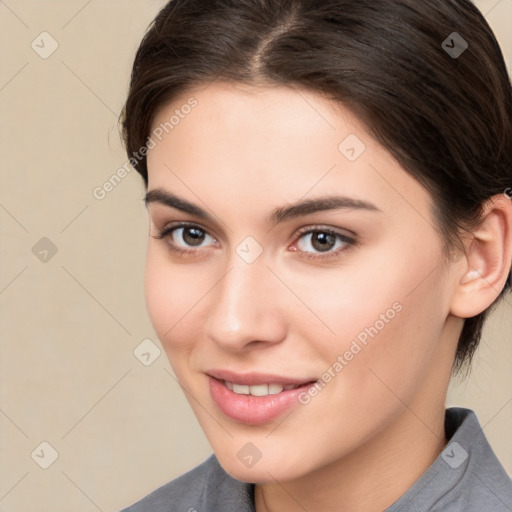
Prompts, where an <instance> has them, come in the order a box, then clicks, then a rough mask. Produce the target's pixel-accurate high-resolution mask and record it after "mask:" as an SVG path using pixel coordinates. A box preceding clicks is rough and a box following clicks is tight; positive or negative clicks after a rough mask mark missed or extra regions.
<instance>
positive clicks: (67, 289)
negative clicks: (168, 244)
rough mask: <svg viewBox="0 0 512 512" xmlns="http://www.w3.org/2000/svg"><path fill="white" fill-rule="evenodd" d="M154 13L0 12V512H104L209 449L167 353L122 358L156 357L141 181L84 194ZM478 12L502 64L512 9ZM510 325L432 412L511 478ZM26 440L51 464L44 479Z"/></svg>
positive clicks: (41, 8)
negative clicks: (444, 410)
mask: <svg viewBox="0 0 512 512" xmlns="http://www.w3.org/2000/svg"><path fill="white" fill-rule="evenodd" d="M205 1H206V0H205ZM163 4H164V2H163V1H161V0H160V1H156V0H131V1H130V2H126V1H125V0H101V1H100V0H89V1H86V0H80V1H78V0H74V1H70V0H66V1H64V0H61V1H57V0H51V1H50V0H48V1H39V0H33V1H29V0H18V1H16V0H6V1H1V0H0V26H1V29H0V52H1V53H0V58H1V66H0V112H1V115H0V123H1V124H0V130H1V131H0V137H1V144H2V153H1V176H2V186H1V188H0V222H1V254H0V257H1V260H0V261H1V267H0V307H1V315H2V317H1V324H0V325H1V332H0V336H1V337H0V339H1V353H0V365H1V366H0V370H1V388H0V389H1V412H0V442H1V445H0V449H1V457H0V461H1V462H0V474H1V478H0V510H1V511H4V512H69V511H70V510H73V511H74V512H89V511H90V512H93V511H97V510H100V511H103V512H107V511H117V510H119V509H120V508H122V507H124V506H127V505H128V504H131V503H132V502H134V501H135V500H136V499H139V498H140V497H142V496H143V495H145V494H147V493H148V492H149V491H151V490H153V489H155V488H156V487H157V486H159V485H161V484H163V483H165V482H167V481H169V480H170V479H172V478H174V477H175V476H177V475H179V474H182V473H183V472H185V471H186V470H188V469H190V468H192V467H193V466H195V465H196V464H198V463H199V462H201V461H202V460H203V459H204V458H205V457H206V456H207V455H208V454H209V453H211V450H210V447H209V445H208V443H207V441H206V439H205V437H204V435H203V433H202V431H201V430H200V428H199V426H198V425H197V423H196V420H195V418H194V417H193V415H192V413H191V411H190V409H189V406H188V404H187V403H186V401H185V398H184V397H183V395H182V392H181V390H180V389H179V387H178V385H177V383H176V381H175V379H174V377H173V374H172V372H171V370H170V366H169V364H168V362H167V359H166V358H165V355H164V354H163V353H162V354H161V355H160V357H158V358H157V359H156V360H154V362H153V363H152V364H151V365H149V366H145V365H144V364H142V363H141V362H140V361H139V359H137V358H136V357H135V355H134V349H135V348H136V347H137V346H138V345H139V344H140V343H141V342H142V340H144V339H146V338H149V339H151V340H153V342H154V343H155V345H156V346H160V345H159V342H158V341H157V338H156V336H155V334H154V331H153V329H152V327H151V324H150V322H149V319H148V316H147V312H146V309H145V303H144V291H143V272H144V258H145V244H146V237H147V216H146V212H145V209H144V207H143V203H142V197H143V192H144V189H143V184H142V180H141V179H140V178H139V177H138V175H136V174H135V172H131V173H130V174H128V176H126V178H125V179H124V180H123V181H122V182H121V183H120V184H119V185H118V186H117V187H116V188H115V189H114V190H112V191H111V192H110V193H109V194H107V196H106V197H105V198H104V199H103V200H98V199H95V197H94V196H93V189H94V188H95V187H97V186H101V185H102V184H103V183H104V182H105V181H106V180H107V179H108V178H109V177H110V176H111V175H112V174H113V173H114V172H115V171H116V170H117V169H118V168H119V167H121V166H122V165H123V164H124V163H125V161H126V157H125V155H124V151H123V149H122V146H121V144H120V138H119V135H118V131H117V117H118V114H119V112H120V109H121V106H122V104H123V102H124V99H125V96H126V92H127V84H128V78H129V72H130V68H131V64H132V59H133V56H134V52H135V50H136V48H137V46H138V44H139V42H140V39H141V37H142V35H143V33H144V31H145V29H146V26H147V24H148V23H149V22H150V21H151V19H152V18H153V16H154V15H155V14H156V12H157V11H158V9H159V8H160V7H161V6H162V5H163ZM477 4H478V6H479V7H480V8H481V10H482V11H483V12H484V13H487V19H488V21H489V23H490V24H491V26H492V27H493V28H494V30H495V32H496V34H497V37H498V39H499V41H500V44H501V45H502V48H503V50H504V52H505V54H506V57H507V63H508V64H509V65H510V62H511V56H512V32H511V31H510V29H509V27H510V23H511V22H512V19H511V18H512V0H501V1H496V0H489V1H479V2H477ZM456 28H457V27H454V29H455V30H456ZM43 31H46V32H48V33H49V34H50V35H51V36H52V37H53V38H54V39H55V40H56V42H57V44H58V48H57V49H56V51H55V52H54V53H53V54H52V55H50V56H49V57H48V58H46V59H43V58H41V57H40V55H39V54H38V53H36V51H34V49H32V47H31V43H32V41H34V40H35V43H34V44H39V47H37V46H36V48H37V49H38V51H39V52H44V51H48V50H49V49H51V41H50V39H48V36H41V37H38V36H39V34H41V32H43ZM468 36H469V37H468V39H469V41H470V44H471V39H470V36H471V34H469V35H468ZM41 38H46V39H44V48H43V47H42V46H43V43H41ZM509 69H510V68H509ZM43 237H47V238H49V239H50V240H51V242H52V243H53V244H54V246H55V247H56V249H57V253H56V254H55V255H53V256H52V253H51V252H49V253H48V254H47V256H46V258H47V260H48V261H46V262H43V261H40V259H39V258H38V257H36V255H35V254H34V253H33V252H32V251H33V249H32V248H33V247H34V246H35V245H36V244H37V243H38V242H39V240H40V239H41V238H43ZM39 243H40V244H43V245H41V246H36V248H39V251H43V250H45V249H46V250H48V246H45V245H44V244H45V242H39ZM35 252H37V251H35ZM39 257H44V253H40V254H39ZM511 312H512V299H511V298H510V296H509V297H508V303H506V304H504V305H503V307H502V308H501V309H500V310H499V311H498V312H497V314H496V315H494V317H493V318H492V322H491V323H490V324H489V325H488V326H487V328H486V331H485V334H484V342H483V345H482V347H481V350H480V351H479V353H478V356H477V358H476V364H475V370H474V372H473V375H472V377H471V379H470V380H468V381H467V382H465V383H459V384H457V383H454V385H453V386H452V389H451V391H450V395H449V403H448V405H462V406H466V407H470V408H473V409H475V410H476V411H477V414H478V416H479V419H480V422H481V424H482V426H484V431H485V433H486V435H487V436H488V438H489V440H490V442H491V444H492V446H493V447H494V449H495V451H496V453H497V455H498V457H499V458H500V460H501V462H502V463H503V464H504V466H505V467H506V469H507V471H508V472H509V473H510V474H512V439H511V436H510V432H511V427H512V372H511V371H510V370H511V368H512V341H511V335H510V333H511V331H512V329H511V327H512V315H511ZM152 350H156V349H152ZM42 442H47V443H49V444H50V445H51V447H53V449H54V450H56V452H57V453H58V457H57V459H56V460H55V461H54V462H53V463H52V464H51V465H50V466H49V467H48V468H47V469H43V468H42V467H40V464H44V463H49V462H51V449H50V448H49V447H48V446H45V445H43V446H42V447H41V446H40V444H41V443H42Z"/></svg>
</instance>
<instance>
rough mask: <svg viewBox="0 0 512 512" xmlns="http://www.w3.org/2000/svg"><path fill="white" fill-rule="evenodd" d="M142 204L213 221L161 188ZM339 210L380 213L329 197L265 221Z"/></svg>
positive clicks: (278, 210) (306, 202)
mask: <svg viewBox="0 0 512 512" xmlns="http://www.w3.org/2000/svg"><path fill="white" fill-rule="evenodd" d="M144 203H145V204H146V207H148V206H149V204H151V203H158V204H161V205H164V206H167V207H169V208H175V209H177V210H181V211H182V212H185V213H188V214H190V215H194V216H196V217H199V218H200V219H204V220H207V221H213V217H212V216H211V215H210V214H209V213H207V212H206V211H205V210H203V209H201V208H199V206H196V205H194V204H192V203H189V202H188V201H186V200H185V199H182V198H179V197H178V196H175V195H174V194H171V193H170V192H167V191H166V190H163V189H161V188H156V189H153V190H150V191H149V192H147V194H146V196H145V198H144ZM340 209H346V210H366V211H372V212H380V213H382V210H380V209H379V208H378V207H377V206H376V205H374V204H373V203H370V202H368V201H364V200H362V199H354V198H351V197H346V196H332V195H331V196H326V197H320V198H318V199H307V200H304V201H299V202H297V203H294V204H291V205H288V206H283V207H281V208H276V209H275V210H274V211H273V212H272V213H271V215H270V216H269V218H268V219H267V220H268V222H269V223H270V224H278V223H280V222H284V221H286V220H290V219H294V218H298V217H303V216H306V215H311V214H313V213H317V212H322V211H328V210H340Z"/></svg>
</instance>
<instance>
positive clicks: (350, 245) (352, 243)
mask: <svg viewBox="0 0 512 512" xmlns="http://www.w3.org/2000/svg"><path fill="white" fill-rule="evenodd" d="M179 228H195V229H198V230H199V231H202V232H203V233H206V234H208V232H207V231H206V230H205V229H204V228H202V227H201V226H199V225H197V224H192V223H184V222H181V223H176V224H171V225H169V226H168V227H166V228H165V229H163V230H162V231H161V232H159V233H158V234H157V235H152V236H153V238H156V239H157V240H165V241H166V245H167V246H168V248H169V250H171V251H172V252H174V253H176V254H179V255H182V256H194V255H195V254H197V253H198V252H200V251H201V249H183V248H182V247H180V246H179V245H177V244H176V243H175V242H171V241H169V240H166V239H167V238H168V237H169V235H172V233H173V231H175V230H177V229H179ZM311 233H327V234H329V235H332V236H334V237H337V238H338V239H339V240H341V241H342V242H343V243H344V244H346V245H345V247H343V248H341V249H338V250H337V251H334V252H327V253H325V254H323V255H322V254H320V255H319V253H310V252H306V251H301V250H300V249H297V252H299V253H302V256H301V257H303V258H305V259H308V260H317V261H318V260H326V259H331V258H335V257H339V256H340V253H347V252H348V251H350V250H352V249H354V248H355V247H356V246H357V240H356V239H355V238H352V237H349V236H347V235H344V234H342V233H339V232H338V231H335V230H333V229H332V228H328V227H323V226H314V227H308V228H302V229H300V230H299V232H298V233H297V236H296V238H295V241H294V244H295V243H296V242H298V241H299V240H300V239H301V238H302V237H303V236H305V235H309V234H311ZM209 236H211V235H209Z"/></svg>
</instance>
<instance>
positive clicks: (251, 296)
mask: <svg viewBox="0 0 512 512" xmlns="http://www.w3.org/2000/svg"><path fill="white" fill-rule="evenodd" d="M232 263H233V264H232V265H231V267H229V269H228V271H227V273H226V274H225V276H224V278H223V279H222V280H221V281H220V282H219V283H218V284H217V285H216V286H215V288H214V290H212V293H211V296H210V301H211V302H210V304H211V311H210V314H209V315H208V321H207V325H206V331H207V332H206V334H207V335H208V336H209V338H210V339H211V340H212V341H213V342H214V343H216V344H217V345H218V346H219V347H221V348H222V349H223V350H226V351H230V352H238V351H243V350H244V349H246V348H248V347H249V346H250V347H256V346H259V347H263V346H270V345H272V344H276V343H279V342H281V341H283V340H284V338H285V336H286V329H287V324H286V319H285V315H284V309H283V308H282V307H281V306H280V304H279V301H280V299H281V297H282V296H283V293H282V290H281V291H280V290H279V285H280V283H279V280H278V279H276V277H275V275H274V274H273V273H272V272H271V271H270V270H269V269H268V268H267V266H266V264H265V262H264V260H263V258H260V259H258V260H257V261H256V262H253V263H250V264H249V263H246V262H244V261H238V262H236V261H235V262H233V261H232ZM281 286H282V285H281ZM281 305H282V304H281Z"/></svg>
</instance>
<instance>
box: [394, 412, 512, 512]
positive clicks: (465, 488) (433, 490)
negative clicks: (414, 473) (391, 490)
mask: <svg viewBox="0 0 512 512" xmlns="http://www.w3.org/2000/svg"><path fill="white" fill-rule="evenodd" d="M445 414H446V415H445V431H446V438H447V440H448V444H447V446H446V448H445V449H444V450H443V452H442V453H441V454H440V455H439V457H438V458H437V459H436V460H435V461H434V463H433V464H432V465H431V466H430V468H428V470H427V471H426V472H425V473H424V474H423V475H422V477H421V478H420V479H419V480H418V481H417V482H416V483H415V484H414V485H413V486H412V487H411V488H410V489H409V490H408V491H407V492H406V493H405V494H404V495H403V496H402V497H401V498H400V499H399V500H398V501H397V502H395V503H394V504H393V505H392V506H391V507H390V508H389V509H387V512H405V511H407V512H410V511H411V510H414V511H415V512H421V511H425V512H427V511H428V512H456V511H460V510H464V511H465V512H480V511H482V510H486V511H492V512H509V511H510V510H512V480H511V479H510V477H509V476H508V475H507V473H506V472H505V469H504V468H503V466H502V465H501V463H500V462H499V460H498V458H497V457H496V455H495V453H494V451H493V450H492V448H491V446H490V445H489V442H488V441H487V439H486V437H485V434H484V432H483V428H482V427H481V425H480V423H479V421H478V419H477V416H476V414H475V412H474V411H472V410H471V409H465V408H461V407H452V408H450V409H447V410H446V413H445Z"/></svg>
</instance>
